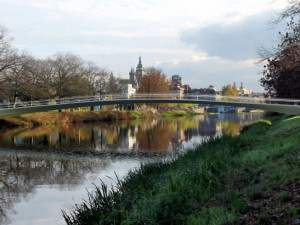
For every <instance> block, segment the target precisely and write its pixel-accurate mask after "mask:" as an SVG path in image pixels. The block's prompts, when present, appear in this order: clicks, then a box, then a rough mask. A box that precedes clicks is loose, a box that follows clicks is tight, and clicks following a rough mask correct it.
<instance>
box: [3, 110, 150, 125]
mask: <svg viewBox="0 0 300 225" xmlns="http://www.w3.org/2000/svg"><path fill="white" fill-rule="evenodd" d="M146 117H155V115H154V114H152V113H151V112H149V113H148V112H147V113H143V112H140V111H125V110H124V111H92V112H91V111H73V112H71V111H63V112H58V111H50V112H40V113H32V114H25V115H20V116H14V117H5V118H1V119H0V127H16V126H23V127H32V126H43V125H55V124H68V123H86V122H98V121H115V120H125V119H141V118H146Z"/></svg>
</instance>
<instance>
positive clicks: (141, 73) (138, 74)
mask: <svg viewBox="0 0 300 225" xmlns="http://www.w3.org/2000/svg"><path fill="white" fill-rule="evenodd" d="M144 75H145V70H144V68H143V64H142V59H141V56H140V57H139V64H137V67H136V79H137V83H140V82H141V80H142V77H143V76H144Z"/></svg>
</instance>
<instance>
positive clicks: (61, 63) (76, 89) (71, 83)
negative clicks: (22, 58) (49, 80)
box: [49, 53, 91, 98]
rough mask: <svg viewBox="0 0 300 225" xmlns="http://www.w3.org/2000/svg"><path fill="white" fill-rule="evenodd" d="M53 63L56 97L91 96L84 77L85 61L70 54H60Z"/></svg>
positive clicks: (54, 58) (52, 60)
mask: <svg viewBox="0 0 300 225" xmlns="http://www.w3.org/2000/svg"><path fill="white" fill-rule="evenodd" d="M49 60H50V61H51V64H52V67H53V71H52V72H53V76H54V86H55V89H56V96H58V97H60V98H62V97H68V96H79V95H86V94H91V92H90V91H89V84H88V80H87V79H86V77H85V76H84V75H85V74H84V61H83V60H82V59H81V58H79V57H78V56H76V55H73V54H70V53H66V54H63V53H58V54H56V55H55V56H54V57H53V58H52V59H49Z"/></svg>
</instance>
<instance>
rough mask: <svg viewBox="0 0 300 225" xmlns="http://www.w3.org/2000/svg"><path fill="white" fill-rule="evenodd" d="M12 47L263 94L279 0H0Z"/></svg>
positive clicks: (282, 2) (124, 72) (282, 1)
mask: <svg viewBox="0 0 300 225" xmlns="http://www.w3.org/2000/svg"><path fill="white" fill-rule="evenodd" d="M0 6H1V7H0V15H1V16H0V25H2V26H5V27H6V28H8V29H9V31H10V36H11V37H13V38H14V41H13V44H14V46H16V47H18V48H19V49H21V50H26V51H27V52H29V53H30V54H32V55H34V56H36V57H40V58H46V57H47V56H51V55H53V54H55V53H57V52H71V53H74V54H77V55H79V56H81V57H82V58H84V59H86V60H92V61H94V62H95V63H97V64H98V65H99V66H101V67H105V68H107V69H109V70H112V71H113V72H114V74H116V75H119V76H121V77H126V76H128V72H129V70H130V68H131V67H135V66H136V64H137V63H138V57H139V55H141V56H142V62H143V65H144V67H148V66H156V67H160V68H161V69H162V70H163V71H164V72H165V73H166V75H167V76H168V77H171V76H172V75H174V74H179V75H181V76H182V78H183V82H184V83H185V84H189V85H190V86H191V87H193V88H200V87H208V86H209V85H210V84H213V85H215V86H216V87H217V89H218V90H220V89H221V88H222V86H223V85H226V84H232V83H233V82H234V81H235V82H236V83H237V84H240V82H243V84H244V87H246V88H248V89H252V90H254V91H258V92H262V91H263V89H262V88H261V87H260V85H259V78H260V76H261V75H260V72H261V70H262V65H256V64H255V61H256V60H257V53H256V52H257V49H258V48H259V47H260V46H267V47H271V46H272V45H275V43H276V41H278V37H277V35H276V34H277V33H278V27H277V28H272V27H270V26H269V25H268V21H270V20H271V19H272V18H273V17H274V16H276V12H278V11H280V10H281V9H283V8H284V7H286V6H287V3H286V0H251V1H250V0H143V1H141V0H0Z"/></svg>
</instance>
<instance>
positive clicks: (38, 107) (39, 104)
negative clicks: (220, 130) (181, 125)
mask: <svg viewBox="0 0 300 225" xmlns="http://www.w3.org/2000/svg"><path fill="white" fill-rule="evenodd" d="M144 103H152V104H157V103H188V104H198V105H215V106H218V105H222V106H233V107H247V108H252V109H262V110H265V111H271V112H279V113H287V114H292V115H297V114H300V100H293V99H276V98H248V97H247V98H246V97H229V96H214V95H184V96H179V95H176V94H135V95H131V96H130V97H128V96H126V95H105V96H99V95H98V96H83V97H72V98H61V99H47V100H38V101H27V102H17V103H10V102H7V103H2V104H0V117H7V116H15V115H20V114H28V113H35V112H44V111H51V110H60V109H69V108H77V107H95V106H104V105H118V104H122V105H126V104H144Z"/></svg>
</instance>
